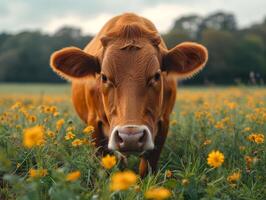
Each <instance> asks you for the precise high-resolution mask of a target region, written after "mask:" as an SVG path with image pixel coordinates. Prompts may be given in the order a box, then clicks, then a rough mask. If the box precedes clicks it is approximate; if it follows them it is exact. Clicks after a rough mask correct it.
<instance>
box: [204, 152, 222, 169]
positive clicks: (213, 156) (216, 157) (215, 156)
mask: <svg viewBox="0 0 266 200" xmlns="http://www.w3.org/2000/svg"><path fill="white" fill-rule="evenodd" d="M207 161H208V165H209V166H211V167H214V168H217V167H220V166H221V165H222V164H223V162H224V155H223V154H222V153H221V152H220V151H212V152H211V153H209V155H208V158H207Z"/></svg>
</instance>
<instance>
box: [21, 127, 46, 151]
mask: <svg viewBox="0 0 266 200" xmlns="http://www.w3.org/2000/svg"><path fill="white" fill-rule="evenodd" d="M43 143H44V130H43V127H42V126H34V127H32V128H27V129H25V130H24V134H23V145H24V146H25V147H27V148H32V147H34V146H40V145H42V144H43Z"/></svg>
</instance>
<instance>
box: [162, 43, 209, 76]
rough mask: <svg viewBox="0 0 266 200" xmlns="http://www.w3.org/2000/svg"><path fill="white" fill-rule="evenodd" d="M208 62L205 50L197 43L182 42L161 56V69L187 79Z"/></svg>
mask: <svg viewBox="0 0 266 200" xmlns="http://www.w3.org/2000/svg"><path fill="white" fill-rule="evenodd" d="M207 60H208V51H207V49H206V48H205V47H204V46H202V45H200V44H197V43H193V42H184V43H181V44H179V45H177V46H176V47H174V48H173V49H171V50H169V51H168V52H167V53H166V54H165V55H164V56H163V63H162V69H163V70H164V71H167V72H169V73H173V74H175V75H178V77H180V78H181V79H182V78H189V77H191V76H192V75H193V74H195V73H197V72H198V71H200V70H201V69H202V68H203V67H204V66H205V64H206V62H207Z"/></svg>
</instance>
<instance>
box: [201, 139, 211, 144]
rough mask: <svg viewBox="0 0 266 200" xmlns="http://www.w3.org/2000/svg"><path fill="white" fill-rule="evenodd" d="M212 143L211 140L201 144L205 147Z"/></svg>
mask: <svg viewBox="0 0 266 200" xmlns="http://www.w3.org/2000/svg"><path fill="white" fill-rule="evenodd" d="M211 143H212V141H211V140H208V139H207V140H205V141H204V142H203V145H204V146H206V145H209V144H211Z"/></svg>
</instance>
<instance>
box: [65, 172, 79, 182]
mask: <svg viewBox="0 0 266 200" xmlns="http://www.w3.org/2000/svg"><path fill="white" fill-rule="evenodd" d="M79 177H80V171H74V172H71V173H68V174H67V176H66V180H67V181H76V180H78V179H79Z"/></svg>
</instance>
